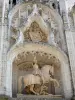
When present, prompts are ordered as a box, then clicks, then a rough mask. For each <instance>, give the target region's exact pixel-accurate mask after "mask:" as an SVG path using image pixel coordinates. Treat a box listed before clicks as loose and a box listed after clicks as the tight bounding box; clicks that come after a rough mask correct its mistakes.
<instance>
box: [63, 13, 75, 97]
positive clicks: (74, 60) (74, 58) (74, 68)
mask: <svg viewBox="0 0 75 100" xmlns="http://www.w3.org/2000/svg"><path fill="white" fill-rule="evenodd" d="M63 20H64V29H65V37H66V42H67V49H68V55H69V63H70V72H71V73H70V75H71V77H72V79H71V83H72V87H73V93H74V95H75V52H74V51H75V45H74V39H73V34H74V33H75V32H74V31H72V29H71V27H70V23H69V17H68V14H67V13H66V12H63Z"/></svg>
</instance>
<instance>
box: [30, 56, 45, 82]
mask: <svg viewBox="0 0 75 100" xmlns="http://www.w3.org/2000/svg"><path fill="white" fill-rule="evenodd" d="M33 69H34V70H33V72H32V73H33V75H35V76H40V78H41V81H42V83H43V80H44V79H43V75H42V73H41V70H40V69H39V66H38V64H37V60H36V57H34V63H33Z"/></svg>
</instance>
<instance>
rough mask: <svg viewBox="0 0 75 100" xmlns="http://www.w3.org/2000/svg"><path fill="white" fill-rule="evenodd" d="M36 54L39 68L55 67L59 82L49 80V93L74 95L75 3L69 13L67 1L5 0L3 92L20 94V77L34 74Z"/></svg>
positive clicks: (0, 51) (1, 12)
mask: <svg viewBox="0 0 75 100" xmlns="http://www.w3.org/2000/svg"><path fill="white" fill-rule="evenodd" d="M35 57H36V60H37V65H38V66H39V70H42V69H43V68H44V67H43V66H45V65H50V66H52V75H53V76H52V77H51V78H53V79H56V80H58V82H59V87H55V86H54V83H53V84H52V83H49V84H48V93H50V94H53V95H56V96H57V95H60V96H62V97H64V98H66V99H68V100H70V99H71V98H73V97H74V96H75V6H73V7H72V9H71V10H69V11H68V12H67V11H66V5H65V0H59V1H57V0H3V1H1V3H0V95H7V96H10V97H16V96H17V94H18V93H19V79H20V78H21V76H26V75H30V73H32V71H33V65H32V63H33V62H34V58H35ZM25 79H26V78H25ZM28 79H29V78H28ZM32 79H33V78H32ZM28 82H29V81H28ZM31 82H32V81H31ZM23 84H24V83H23ZM20 86H21V85H20ZM22 89H23V87H21V89H20V90H21V91H22Z"/></svg>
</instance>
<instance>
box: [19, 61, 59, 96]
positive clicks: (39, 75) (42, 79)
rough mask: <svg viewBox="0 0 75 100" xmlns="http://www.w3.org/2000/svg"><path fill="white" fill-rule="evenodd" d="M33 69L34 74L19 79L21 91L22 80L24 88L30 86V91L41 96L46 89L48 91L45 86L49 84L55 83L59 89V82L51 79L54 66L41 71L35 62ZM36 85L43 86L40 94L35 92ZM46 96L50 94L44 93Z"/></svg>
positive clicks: (43, 68) (44, 67)
mask: <svg viewBox="0 0 75 100" xmlns="http://www.w3.org/2000/svg"><path fill="white" fill-rule="evenodd" d="M33 68H34V71H33V72H32V74H27V75H25V76H21V77H20V78H19V90H21V87H22V82H21V80H22V79H23V82H24V87H26V86H30V91H31V92H32V93H34V94H36V95H39V94H41V93H42V92H43V91H44V89H47V87H46V86H45V85H44V84H45V83H49V82H50V81H52V82H54V85H55V86H58V87H59V82H58V81H57V80H56V79H53V78H52V77H51V73H52V71H51V70H52V66H50V65H44V66H43V67H42V68H41V70H40V69H39V68H38V64H37V62H36V61H35V64H34V65H33ZM36 84H38V85H41V91H40V93H37V92H36V91H34V85H36ZM19 92H21V91H19ZM44 94H48V93H45V91H44Z"/></svg>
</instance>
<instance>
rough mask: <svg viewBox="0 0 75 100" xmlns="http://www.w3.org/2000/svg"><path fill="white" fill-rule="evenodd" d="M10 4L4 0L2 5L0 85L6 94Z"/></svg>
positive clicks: (2, 92)
mask: <svg viewBox="0 0 75 100" xmlns="http://www.w3.org/2000/svg"><path fill="white" fill-rule="evenodd" d="M8 4H9V0H7V1H6V0H3V5H2V25H1V36H0V37H1V48H0V63H1V64H0V70H1V75H0V76H1V78H0V82H1V83H0V85H1V89H0V90H1V91H0V92H1V93H0V94H4V92H5V83H6V80H5V77H6V74H5V72H6V65H7V60H6V59H7V58H6V56H7V49H8V39H7V36H8V30H7V29H8V15H7V14H8Z"/></svg>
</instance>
